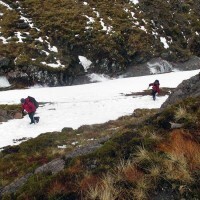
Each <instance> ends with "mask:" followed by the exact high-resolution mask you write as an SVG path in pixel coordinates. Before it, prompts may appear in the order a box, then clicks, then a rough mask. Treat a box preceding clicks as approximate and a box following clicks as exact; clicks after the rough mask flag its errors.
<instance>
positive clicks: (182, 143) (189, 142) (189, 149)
mask: <svg viewBox="0 0 200 200" xmlns="http://www.w3.org/2000/svg"><path fill="white" fill-rule="evenodd" d="M159 148H160V149H161V150H162V151H164V152H167V153H170V154H173V155H174V156H175V155H176V156H177V158H178V157H181V156H182V155H184V157H185V158H186V161H187V163H188V166H189V169H190V170H194V169H199V168H200V167H199V166H200V156H199V155H200V144H199V143H198V142H197V141H196V140H195V138H193V136H192V135H191V134H190V133H188V132H185V131H184V130H174V131H172V133H171V134H170V139H169V141H168V142H166V143H163V144H161V145H160V147H159Z"/></svg>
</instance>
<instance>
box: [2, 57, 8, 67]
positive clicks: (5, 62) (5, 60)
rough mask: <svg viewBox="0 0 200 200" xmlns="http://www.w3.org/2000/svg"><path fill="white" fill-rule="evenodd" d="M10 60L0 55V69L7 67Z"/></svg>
mask: <svg viewBox="0 0 200 200" xmlns="http://www.w3.org/2000/svg"><path fill="white" fill-rule="evenodd" d="M9 62H10V60H9V59H8V58H6V57H0V69H1V68H2V67H7V66H8V65H9Z"/></svg>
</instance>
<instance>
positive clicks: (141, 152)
mask: <svg viewBox="0 0 200 200" xmlns="http://www.w3.org/2000/svg"><path fill="white" fill-rule="evenodd" d="M134 160H135V162H136V163H140V162H145V161H151V156H150V153H149V152H148V151H147V150H146V149H145V148H144V147H140V146H139V147H138V149H137V150H136V153H135V154H134Z"/></svg>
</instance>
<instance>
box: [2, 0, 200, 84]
mask: <svg viewBox="0 0 200 200" xmlns="http://www.w3.org/2000/svg"><path fill="white" fill-rule="evenodd" d="M0 2H1V4H0V12H1V13H2V14H1V19H2V20H1V21H0V27H1V30H0V31H1V40H2V41H3V44H1V48H0V55H1V56H3V57H4V64H2V66H1V73H3V74H6V75H8V76H10V78H9V79H10V81H12V82H15V81H17V82H19V83H20V82H21V83H23V84H26V85H30V84H31V85H32V84H34V83H47V84H48V85H69V84H71V83H72V81H73V80H74V79H75V78H76V77H77V76H80V75H83V74H85V71H84V68H83V66H82V65H81V64H80V63H79V62H80V60H79V56H84V57H86V58H87V59H89V60H90V61H91V63H92V64H91V65H90V66H88V67H89V69H88V71H89V72H97V73H107V74H110V75H116V74H119V73H123V71H125V70H126V68H127V67H128V66H132V65H133V66H134V65H136V64H141V63H144V62H146V61H148V60H149V59H151V58H154V57H162V58H163V59H166V60H168V61H186V60H187V59H189V58H190V57H191V56H194V55H196V56H199V55H200V53H199V48H198V45H199V42H200V41H199V34H200V30H199V27H200V26H199V23H200V22H199V18H200V17H199V4H198V1H197V0H194V1H190V0H187V1H179V0H169V1H164V2H163V1H161V0H153V1H151V2H149V1H148V0H140V1H128V0H127V1H121V0H116V1H114V3H113V2H111V1H107V0H103V1H94V0H88V1H71V0H65V1H61V2H58V1H56V0H52V1H46V0H44V1H40V0H36V1H31V0H20V1H14V2H13V1H10V0H4V1H0ZM2 59H3V58H2ZM6 61H7V62H6ZM13 69H14V71H15V73H14V74H12V73H9V72H10V71H11V70H13ZM16 76H18V77H20V79H19V78H18V79H17V80H16Z"/></svg>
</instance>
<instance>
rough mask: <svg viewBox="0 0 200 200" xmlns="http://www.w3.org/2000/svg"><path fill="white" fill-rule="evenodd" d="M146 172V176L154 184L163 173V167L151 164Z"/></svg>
mask: <svg viewBox="0 0 200 200" xmlns="http://www.w3.org/2000/svg"><path fill="white" fill-rule="evenodd" d="M147 171H148V172H149V174H148V176H149V177H150V178H151V179H152V180H153V181H154V183H156V182H157V181H158V180H159V179H160V177H161V176H162V173H163V167H162V166H161V165H155V164H153V165H152V166H150V167H149V168H148V169H147Z"/></svg>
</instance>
